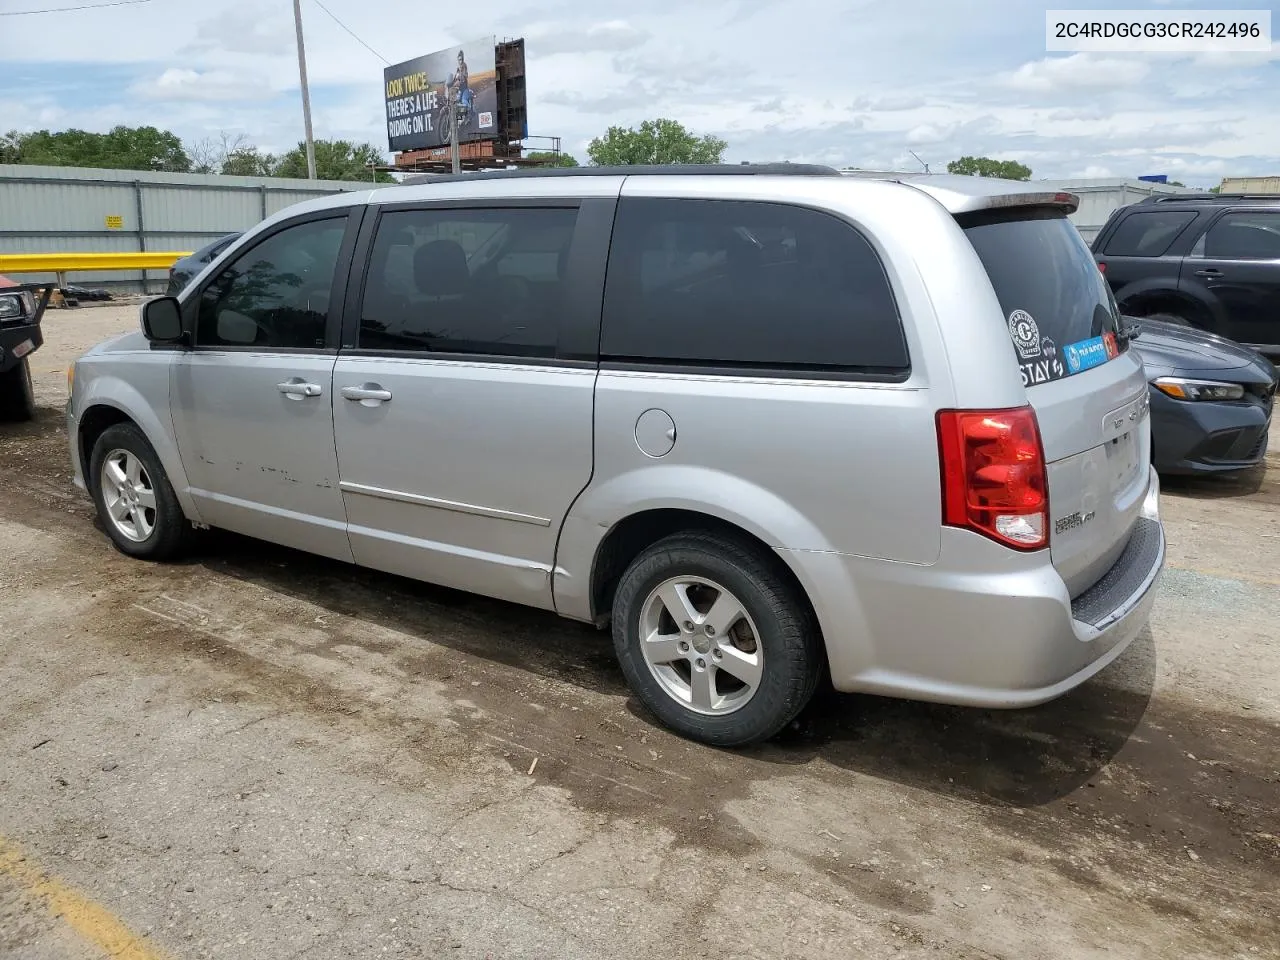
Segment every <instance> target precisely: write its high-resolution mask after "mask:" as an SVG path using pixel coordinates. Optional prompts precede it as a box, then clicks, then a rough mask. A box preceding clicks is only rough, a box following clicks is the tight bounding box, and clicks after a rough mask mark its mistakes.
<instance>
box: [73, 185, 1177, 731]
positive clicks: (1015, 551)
mask: <svg viewBox="0 0 1280 960" xmlns="http://www.w3.org/2000/svg"><path fill="white" fill-rule="evenodd" d="M1075 206H1076V198H1075V197H1073V196H1071V195H1070V194H1064V193H1055V192H1045V190H1044V189H1043V188H1041V187H1038V186H1036V185H1035V184H1029V183H1011V182H1005V181H999V180H987V179H980V178H969V177H948V176H921V177H917V178H912V177H903V178H898V179H888V178H883V179H878V178H873V177H844V176H840V175H839V174H837V173H836V172H835V171H833V170H830V169H827V168H821V167H806V166H798V165H784V166H740V167H684V168H660V167H655V168H623V169H604V168H597V169H589V170H571V171H559V172H557V173H550V172H535V173H532V174H524V173H501V174H494V175H487V174H478V175H471V176H462V177H456V178H441V179H438V180H435V181H433V182H429V183H422V184H416V185H406V186H397V187H386V188H380V189H374V190H370V191H366V192H358V193H345V194H340V195H337V196H331V197H325V198H322V199H318V200H312V201H308V202H306V203H302V204H299V205H297V206H295V207H291V208H289V209H287V210H284V211H282V212H281V213H279V214H276V215H275V216H273V217H271V218H269V219H267V220H266V221H264V222H263V223H262V224H260V225H259V226H258V227H256V228H254V229H253V230H250V231H249V232H248V233H246V234H245V235H244V236H243V237H241V238H240V239H239V240H237V241H236V242H235V243H233V244H232V245H231V246H230V247H229V248H228V249H227V250H226V251H224V252H223V253H222V254H221V255H220V256H218V257H217V258H216V259H215V260H214V261H213V262H212V263H210V264H209V265H208V266H207V267H205V268H204V269H203V270H202V272H200V273H199V274H197V275H196V276H195V277H194V278H193V280H192V281H191V282H190V283H189V284H188V285H187V286H186V287H185V288H184V289H183V290H182V291H181V293H180V294H179V296H178V297H177V298H170V297H164V298H159V299H155V300H151V301H149V302H148V303H146V304H145V305H144V306H143V308H142V332H141V333H134V334H128V335H125V336H123V337H119V338H117V339H114V340H111V341H108V342H106V343H104V344H101V345H100V346H98V347H96V348H94V349H93V350H91V351H90V352H89V353H88V354H86V355H85V356H84V357H82V358H81V359H80V360H79V361H77V363H76V364H75V367H74V369H73V371H71V373H72V391H71V399H70V402H69V406H68V428H69V432H70V447H71V458H72V462H73V464H74V470H75V478H76V483H77V484H78V485H80V486H81V487H83V488H84V489H86V490H87V491H88V492H89V493H90V494H91V495H92V496H93V498H94V499H95V501H96V503H97V508H98V511H99V513H100V516H101V519H102V522H103V524H104V526H105V529H106V531H107V533H108V535H109V536H110V537H111V539H112V541H113V542H114V543H115V544H116V546H117V547H118V548H119V549H120V550H122V551H123V552H125V553H127V554H129V555H131V556H135V557H140V558H145V559H152V560H163V559H167V558H171V557H174V556H175V555H177V554H178V553H179V552H180V551H181V550H183V549H184V548H186V547H187V546H188V545H189V541H190V539H191V536H192V533H193V530H194V529H195V528H203V527H218V528H225V529H227V530H231V531H236V532H239V533H242V534H247V535H248V536H251V537H259V538H262V539H264V540H269V541H273V542H275V543H279V544H285V545H287V546H290V547H295V548H297V549H300V550H305V551H309V552H312V553H316V554H322V555H324V556H327V557H332V558H334V559H336V560H341V561H345V562H347V563H353V564H359V565H361V566H364V567H370V568H374V569H377V570H383V571H388V572H390V573H395V574H401V575H404V576H408V577H413V578H417V579H419V580H423V581H429V582H431V583H436V584H443V585H446V586H449V587H455V588H460V589H463V590H468V591H473V592H475V593H480V594H486V595H488V596H491V597H497V598H501V599H503V600H508V601H513V602H516V603H522V604H527V605H529V606H532V607H540V608H543V609H546V610H554V611H556V612H557V613H559V614H561V615H563V616H565V617H569V618H572V619H575V620H580V621H583V622H585V623H589V624H594V625H596V626H598V627H605V626H609V627H611V629H612V634H613V640H614V644H615V647H616V650H617V654H618V658H619V660H620V662H621V665H622V669H623V670H624V672H625V674H626V677H627V680H628V682H629V683H630V685H631V687H632V689H633V690H634V692H635V694H636V695H637V697H639V699H640V700H642V701H643V702H644V704H645V705H646V706H647V707H648V708H649V709H650V710H651V711H652V712H653V713H654V714H655V715H656V716H657V717H658V718H659V719H660V720H661V721H663V722H664V723H666V724H668V725H669V726H671V727H672V728H674V729H675V730H677V731H679V732H680V733H682V734H684V735H686V736H689V737H693V738H696V739H700V740H704V741H706V742H708V743H713V744H717V745H724V746H735V745H742V744H747V743H751V742H754V741H758V740H761V739H764V738H767V737H769V736H771V735H773V734H774V733H776V732H777V731H779V730H780V729H781V728H782V727H784V726H785V725H786V724H787V723H788V722H790V721H791V720H792V719H793V718H795V716H796V715H797V714H798V713H799V712H800V710H801V709H802V708H803V707H804V706H805V704H806V702H807V701H808V700H809V698H810V697H811V696H812V694H813V692H814V690H815V688H816V687H817V685H818V684H819V682H823V681H824V680H825V679H826V678H829V681H830V683H832V684H833V685H834V686H835V688H836V689H838V690H844V691H864V692H870V693H876V694H887V695H892V696H900V697H909V698H916V699H923V700H933V701H941V702H946V703H954V704H971V705H975V706H983V707H1021V706H1028V705H1032V704H1037V703H1041V702H1044V701H1046V700H1049V699H1051V698H1053V697H1056V696H1058V695H1060V694H1062V693H1064V692H1066V691H1067V690H1070V689H1071V688H1073V687H1075V686H1076V685H1078V684H1080V683H1082V682H1083V681H1084V680H1086V679H1087V678H1089V677H1090V676H1092V675H1093V674H1095V673H1096V672H1097V671H1099V670H1101V669H1102V668H1103V667H1105V666H1106V665H1107V664H1108V663H1110V662H1111V661H1113V660H1114V659H1115V658H1116V657H1117V656H1119V655H1120V653H1121V652H1122V651H1123V650H1124V649H1125V646H1126V645H1127V644H1128V643H1129V641H1130V640H1132V639H1133V637H1134V636H1135V634H1137V633H1138V631H1139V630H1141V629H1142V627H1143V625H1144V624H1145V622H1146V620H1147V616H1148V611H1149V609H1150V607H1151V603H1152V600H1153V596H1154V592H1153V586H1154V583H1155V581H1156V578H1157V575H1158V574H1159V572H1160V569H1161V566H1162V563H1163V559H1164V547H1165V543H1164V533H1163V529H1162V527H1161V523H1160V518H1159V503H1158V501H1159V493H1158V481H1157V479H1156V475H1155V473H1154V472H1153V471H1152V469H1151V467H1150V460H1151V438H1150V428H1149V423H1148V411H1147V386H1146V381H1145V379H1144V377H1143V374H1142V364H1141V362H1140V360H1139V359H1138V357H1137V355H1136V354H1135V353H1134V352H1133V351H1131V350H1130V349H1129V345H1128V333H1129V331H1128V330H1127V329H1126V328H1125V327H1124V326H1123V324H1122V322H1121V318H1120V314H1119V311H1118V310H1117V307H1116V304H1115V301H1114V300H1113V298H1112V296H1111V293H1110V291H1109V290H1108V287H1107V285H1106V283H1105V282H1104V281H1103V278H1102V276H1101V275H1100V274H1099V272H1098V269H1097V267H1096V266H1095V265H1094V262H1093V258H1092V257H1091V256H1090V254H1089V250H1088V247H1087V246H1086V245H1085V243H1084V241H1083V240H1082V239H1081V238H1080V236H1079V235H1078V233H1077V232H1076V230H1075V228H1074V227H1073V226H1072V225H1071V223H1070V222H1069V221H1068V219H1067V215H1068V214H1069V213H1070V212H1071V211H1073V210H1074V209H1075Z"/></svg>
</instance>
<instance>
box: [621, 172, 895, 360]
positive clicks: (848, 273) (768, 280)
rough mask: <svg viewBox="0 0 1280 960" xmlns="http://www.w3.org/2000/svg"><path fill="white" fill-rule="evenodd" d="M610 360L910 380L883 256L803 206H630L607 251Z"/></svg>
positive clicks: (658, 202)
mask: <svg viewBox="0 0 1280 960" xmlns="http://www.w3.org/2000/svg"><path fill="white" fill-rule="evenodd" d="M600 353H601V357H602V358H603V359H608V360H615V361H623V362H641V363H660V364H670V365H674V366H698V367H704V368H716V367H719V368H744V367H745V368H754V369H761V370H778V371H784V372H796V373H805V372H807V373H809V374H811V375H815V376H823V375H827V374H834V375H838V376H849V377H869V378H884V379H895V380H900V379H904V378H905V376H906V375H907V373H908V372H909V367H910V365H909V362H908V357H907V346H906V340H905V336H904V333H903V329H902V323H901V320H900V318H899V316H898V309H897V304H896V302H895V300H894V296H893V292H892V289H891V288H890V285H889V281H888V277H887V276H886V274H885V271H884V266H883V264H881V262H880V258H879V256H878V255H877V254H876V252H875V249H874V248H873V247H872V246H871V244H870V243H869V242H868V241H867V239H866V238H865V237H864V236H863V235H862V234H861V233H859V232H858V231H857V230H856V229H854V227H853V226H851V225H850V224H848V223H846V222H845V221H843V220H841V219H839V218H837V217H835V216H832V215H831V214H827V213H822V212H820V211H817V210H811V209H808V208H804V207H795V206H789V205H786V204H779V203H766V202H758V201H736V200H675V199H657V198H641V197H632V198H623V200H622V201H621V202H620V204H619V206H618V215H617V220H616V222H615V226H614V234H613V241H612V244H611V247H610V253H609V270H608V280H607V283H606V287H605V304H604V322H603V329H602V333H601V343H600Z"/></svg>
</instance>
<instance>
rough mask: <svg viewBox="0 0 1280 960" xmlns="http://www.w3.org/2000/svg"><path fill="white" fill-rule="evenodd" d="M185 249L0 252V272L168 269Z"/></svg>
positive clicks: (183, 254)
mask: <svg viewBox="0 0 1280 960" xmlns="http://www.w3.org/2000/svg"><path fill="white" fill-rule="evenodd" d="M189 256H191V253H190V252H189V251H187V252H177V253H175V252H173V251H166V252H163V253H162V252H159V251H156V252H151V251H148V252H146V253H0V274H5V273H57V274H66V273H80V272H84V271H90V270H168V269H169V268H170V267H172V266H173V264H174V261H176V260H181V259H182V258H183V257H189Z"/></svg>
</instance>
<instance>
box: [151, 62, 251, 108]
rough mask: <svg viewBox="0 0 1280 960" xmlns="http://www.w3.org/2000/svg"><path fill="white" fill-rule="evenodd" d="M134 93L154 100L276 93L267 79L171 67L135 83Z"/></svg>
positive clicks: (234, 98)
mask: <svg viewBox="0 0 1280 960" xmlns="http://www.w3.org/2000/svg"><path fill="white" fill-rule="evenodd" d="M130 89H131V92H132V93H134V94H136V95H138V96H140V97H146V98H147V99H150V100H209V101H241V100H265V99H270V98H271V97H273V96H274V95H275V92H274V91H273V90H271V89H270V87H268V86H267V85H266V82H265V80H264V78H262V77H255V76H253V75H252V74H243V73H232V72H230V71H227V70H209V71H206V72H204V73H201V72H200V71H198V70H185V69H182V68H181V67H170V68H169V69H167V70H165V71H164V72H163V73H162V74H160V76H158V77H156V78H155V79H153V80H145V79H144V80H141V81H139V82H138V83H135V84H134V85H133V86H132V87H131V88H130Z"/></svg>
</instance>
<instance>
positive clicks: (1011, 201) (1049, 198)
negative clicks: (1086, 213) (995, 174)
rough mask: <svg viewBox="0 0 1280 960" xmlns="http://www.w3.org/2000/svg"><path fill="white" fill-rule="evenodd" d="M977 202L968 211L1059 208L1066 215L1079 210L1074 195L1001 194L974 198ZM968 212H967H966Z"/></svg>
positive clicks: (1078, 204)
mask: <svg viewBox="0 0 1280 960" xmlns="http://www.w3.org/2000/svg"><path fill="white" fill-rule="evenodd" d="M975 199H977V200H978V201H979V202H978V203H976V204H975V205H973V206H971V207H970V208H969V209H970V210H1000V209H1005V208H1008V207H1061V208H1062V209H1064V210H1065V211H1066V212H1067V213H1075V212H1076V211H1077V210H1079V209H1080V198H1079V197H1078V196H1076V195H1075V194H1074V193H1066V192H1063V191H1057V192H1055V193H1002V194H996V195H994V196H990V197H978V198H975ZM966 212H968V211H966Z"/></svg>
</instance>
